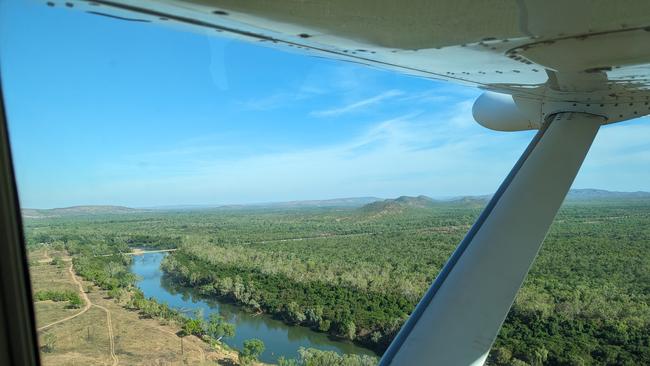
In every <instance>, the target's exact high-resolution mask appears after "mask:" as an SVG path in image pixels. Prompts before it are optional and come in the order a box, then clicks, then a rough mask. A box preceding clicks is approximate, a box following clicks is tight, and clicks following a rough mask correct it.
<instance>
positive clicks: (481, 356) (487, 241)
mask: <svg viewBox="0 0 650 366" xmlns="http://www.w3.org/2000/svg"><path fill="white" fill-rule="evenodd" d="M603 121H604V120H603V118H602V117H598V116H593V115H589V114H584V113H563V114H559V115H557V116H556V117H555V118H554V119H553V121H552V122H551V123H550V125H549V126H548V128H547V129H546V130H545V131H543V130H542V131H540V133H539V134H540V135H541V138H539V140H538V141H534V142H532V143H531V144H532V145H533V146H531V147H532V150H530V147H529V151H527V152H526V153H524V155H523V156H522V158H521V160H520V162H519V163H518V165H517V166H515V168H514V169H513V172H512V173H511V175H510V176H509V177H508V178H507V179H506V181H505V182H504V183H503V185H502V187H501V188H500V189H499V192H498V193H497V194H496V195H495V196H494V197H493V199H492V200H493V201H492V202H490V204H489V205H488V207H487V208H486V212H484V213H483V215H482V217H481V218H479V220H478V221H477V222H476V223H475V224H474V225H475V227H474V228H472V230H471V231H470V233H469V234H468V236H467V237H466V238H465V240H464V241H463V243H461V245H460V246H459V248H458V249H457V252H458V251H460V253H454V256H452V259H450V261H449V262H448V263H447V264H446V265H445V268H444V269H443V271H442V272H441V274H440V275H438V277H439V278H438V279H436V282H435V283H434V285H433V286H432V288H431V289H430V290H429V291H433V292H434V293H433V294H432V293H428V294H427V295H426V296H425V298H424V299H423V300H422V302H421V303H420V304H419V305H418V308H420V309H417V310H416V311H415V312H414V314H413V315H411V318H412V319H409V322H413V324H411V325H409V324H408V323H407V325H406V326H404V327H403V328H402V330H401V331H400V335H398V337H397V338H396V339H397V340H398V341H397V343H399V340H400V339H401V340H402V341H403V343H401V344H397V343H396V342H393V343H394V344H393V345H391V348H389V350H388V351H387V352H386V354H384V358H383V359H382V365H389V364H393V365H445V366H454V365H463V366H465V365H481V364H483V362H484V361H485V358H486V357H487V355H488V352H489V350H490V347H491V346H492V343H493V342H494V339H495V338H496V336H497V334H498V331H499V329H500V327H501V324H502V323H503V321H504V319H505V317H506V315H507V313H508V310H509V309H510V306H511V305H512V302H513V301H514V298H515V296H516V294H517V291H518V290H519V287H520V286H521V284H522V282H523V280H524V278H525V277H526V274H527V273H528V269H529V268H530V266H531V264H532V263H533V260H534V259H535V256H536V255H537V252H538V251H539V248H540V247H541V245H542V241H543V240H544V237H545V236H546V233H547V231H548V228H549V226H550V225H551V222H552V221H553V218H554V217H555V214H556V213H557V210H558V209H559V208H560V205H561V204H562V201H563V200H564V197H565V195H566V193H567V192H568V190H569V188H570V186H571V183H572V182H573V179H574V178H575V176H576V174H577V172H578V169H579V168H580V165H581V164H582V161H583V159H584V158H585V155H586V154H587V151H588V150H589V147H590V146H591V143H592V141H593V139H594V138H595V136H596V132H597V131H598V129H599V127H600V125H601V123H602V122H603ZM441 277H444V278H441ZM401 333H406V334H401Z"/></svg>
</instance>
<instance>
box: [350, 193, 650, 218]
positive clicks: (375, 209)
mask: <svg viewBox="0 0 650 366" xmlns="http://www.w3.org/2000/svg"><path fill="white" fill-rule="evenodd" d="M491 197H492V196H490V195H482V196H461V197H456V198H451V199H443V200H436V199H433V198H431V197H427V196H423V195H420V196H417V197H411V196H400V197H397V198H394V199H385V200H381V201H376V202H372V203H369V204H367V205H364V206H363V207H361V208H360V209H359V210H360V211H362V212H366V213H391V212H395V213H397V212H401V211H404V210H406V209H413V208H416V209H417V208H430V207H434V206H465V207H468V206H474V207H476V208H482V207H484V206H485V205H486V204H487V202H488V201H489V200H490V198H491ZM645 198H647V199H650V192H644V191H637V192H615V191H607V190H604V189H593V188H586V189H572V190H570V191H569V193H568V194H567V197H566V201H567V202H586V201H603V200H617V199H645Z"/></svg>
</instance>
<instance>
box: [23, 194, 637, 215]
mask: <svg viewBox="0 0 650 366" xmlns="http://www.w3.org/2000/svg"><path fill="white" fill-rule="evenodd" d="M490 197H491V196H490V195H482V196H461V197H455V198H449V199H433V198H431V197H428V196H424V195H420V196H400V197H397V198H393V199H382V198H378V197H348V198H334V199H325V200H304V201H287V202H270V203H255V204H241V205H178V206H159V207H151V208H146V209H145V208H131V207H125V206H111V205H84V206H72V207H63V208H51V209H33V208H24V209H22V214H23V217H25V218H47V217H65V216H92V215H109V214H131V213H142V212H156V211H167V210H205V209H224V210H229V209H290V208H309V207H332V208H335V207H341V208H358V209H359V210H360V211H363V212H399V211H403V210H405V209H409V208H412V209H422V208H428V207H433V206H440V205H450V206H454V205H461V206H475V207H478V208H480V207H483V206H484V205H485V204H486V203H487V202H488V201H489V199H490ZM614 199H631V200H634V199H650V192H645V191H637V192H616V191H607V190H604V189H593V188H586V189H572V190H570V191H569V193H568V195H567V198H566V201H567V202H585V201H598V200H614Z"/></svg>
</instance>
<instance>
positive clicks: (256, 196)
mask: <svg viewBox="0 0 650 366" xmlns="http://www.w3.org/2000/svg"><path fill="white" fill-rule="evenodd" d="M471 123H473V122H472V117H471V109H470V108H469V107H468V103H465V102H459V103H456V104H454V105H453V108H450V109H449V110H447V111H445V112H443V113H428V114H427V113H407V114H404V115H401V116H399V117H397V118H392V119H389V120H383V121H377V123H375V124H373V125H372V126H370V127H369V128H368V129H366V130H365V131H363V132H362V133H360V134H357V135H356V136H353V137H350V138H349V139H347V140H343V141H340V142H339V143H334V144H329V145H323V146H318V147H312V148H302V149H287V150H285V151H282V152H276V153H259V154H255V155H249V156H244V157H238V158H233V157H229V155H228V154H227V153H225V154H221V155H220V156H211V157H210V158H206V156H205V150H204V149H202V148H200V147H196V150H195V151H194V152H195V154H194V157H192V156H193V155H192V154H193V152H192V150H188V149H178V150H174V149H170V150H169V151H165V152H164V153H162V154H151V155H149V156H148V157H149V159H150V160H149V162H150V164H151V167H150V168H151V169H157V168H156V166H157V165H160V166H161V167H164V168H165V169H168V170H169V168H170V167H169V166H167V164H169V162H170V161H177V160H178V161H181V160H182V166H183V168H182V169H179V170H177V171H176V174H167V175H164V176H162V175H160V174H153V175H151V174H145V173H144V172H142V173H140V174H136V173H134V170H136V169H138V168H137V167H133V168H132V170H131V171H130V172H126V171H125V170H124V169H123V168H122V169H120V171H121V172H122V174H123V175H122V177H121V178H120V179H111V183H110V188H109V187H95V188H97V189H96V190H95V191H97V192H106V191H111V192H113V193H112V194H113V195H115V196H116V197H119V196H120V195H123V197H130V198H129V200H128V201H127V202H124V203H125V204H131V205H140V206H148V205H155V204H186V203H236V202H261V201H271V200H275V201H277V200H292V199H309V198H327V197H341V196H361V195H363V196H365V195H376V196H385V197H389V196H397V195H401V194H428V195H433V196H450V195H459V194H470V193H489V192H492V191H493V190H494V189H495V188H496V186H497V185H498V184H499V182H500V181H501V180H502V179H503V177H504V176H505V174H506V173H507V171H508V170H509V169H510V167H511V165H512V164H513V163H514V161H515V160H516V158H517V156H518V155H519V154H520V153H521V151H522V150H523V148H524V147H525V145H526V143H527V141H528V140H529V135H530V134H529V133H523V134H503V133H494V132H491V131H488V130H485V129H483V128H482V127H480V126H478V125H476V124H471ZM458 125H461V126H469V127H465V130H464V131H463V132H462V133H459V131H458ZM174 153H177V154H179V158H174V157H173V155H174ZM156 158H159V159H156ZM191 161H195V163H191ZM161 170H162V169H161ZM477 177H480V179H477ZM107 184H108V183H107ZM162 192H164V197H165V199H164V202H161V201H160V197H161V195H162V194H163V193H162ZM80 194H81V193H80V192H78V193H77V196H79V195H80ZM88 194H89V195H92V194H93V193H92V192H88ZM88 201H93V200H88ZM111 201H112V202H114V201H119V200H116V199H115V198H114V199H113V200H111Z"/></svg>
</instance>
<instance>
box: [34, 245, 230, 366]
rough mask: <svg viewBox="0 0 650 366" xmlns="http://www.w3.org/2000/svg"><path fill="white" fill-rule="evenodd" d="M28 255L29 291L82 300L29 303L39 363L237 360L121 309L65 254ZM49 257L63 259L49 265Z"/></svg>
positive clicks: (222, 350)
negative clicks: (79, 303)
mask: <svg viewBox="0 0 650 366" xmlns="http://www.w3.org/2000/svg"><path fill="white" fill-rule="evenodd" d="M29 257H30V274H31V278H32V287H33V290H34V292H38V291H43V290H49V291H77V292H79V294H80V296H82V297H83V298H84V306H83V307H82V308H79V309H75V308H68V306H67V304H66V303H65V302H53V301H41V302H37V303H35V304H34V307H35V311H36V319H37V327H38V328H39V341H40V344H41V345H42V348H41V349H42V353H41V354H42V364H43V365H67V364H77V365H82V364H83V365H89V364H107V365H145V364H146V365H150V364H168V365H181V364H197V365H202V364H214V362H218V363H223V364H231V365H237V364H238V362H237V360H238V358H237V352H236V351H234V350H230V349H226V348H223V347H217V348H214V347H211V346H210V345H208V344H207V343H205V342H203V341H202V340H201V339H199V338H197V337H195V336H187V337H183V338H182V340H181V338H180V337H178V335H177V333H178V332H179V331H180V330H181V328H180V326H179V325H178V324H175V323H173V322H165V323H161V322H160V321H159V320H158V319H148V318H144V317H142V316H140V314H139V313H138V312H136V311H132V310H128V309H126V308H125V307H124V305H123V303H122V301H119V300H117V299H114V298H111V297H109V296H108V291H104V290H101V289H99V288H98V287H96V286H95V285H94V284H93V283H91V282H89V281H84V280H82V279H81V278H79V277H78V276H77V275H76V273H75V272H74V271H72V270H71V267H70V266H71V262H70V261H69V260H68V259H69V258H68V257H66V253H65V252H52V251H48V250H43V249H40V250H34V251H30V253H29ZM51 257H56V258H62V259H63V261H61V262H59V264H51V263H50V262H51V261H50V260H48V258H51ZM81 289H83V291H81ZM181 342H182V345H181Z"/></svg>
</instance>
